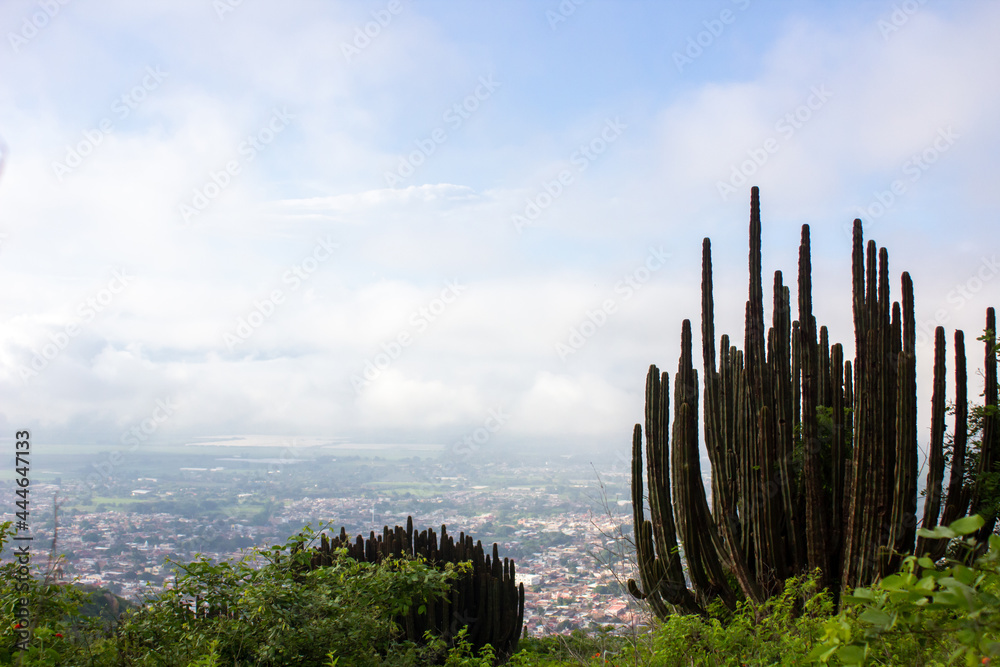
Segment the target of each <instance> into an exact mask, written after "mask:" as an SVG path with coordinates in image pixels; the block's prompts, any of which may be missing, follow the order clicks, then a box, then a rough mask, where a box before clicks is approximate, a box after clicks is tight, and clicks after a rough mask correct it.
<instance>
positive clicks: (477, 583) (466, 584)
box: [312, 517, 524, 662]
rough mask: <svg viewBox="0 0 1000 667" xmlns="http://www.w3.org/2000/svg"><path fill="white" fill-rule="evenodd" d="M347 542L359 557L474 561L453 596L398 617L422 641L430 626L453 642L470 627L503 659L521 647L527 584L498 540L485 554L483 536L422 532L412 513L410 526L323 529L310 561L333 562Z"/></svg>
mask: <svg viewBox="0 0 1000 667" xmlns="http://www.w3.org/2000/svg"><path fill="white" fill-rule="evenodd" d="M341 547H343V548H345V549H346V550H347V555H348V556H349V557H350V558H353V559H355V560H358V561H363V562H367V563H378V562H380V561H382V560H384V559H386V558H391V557H392V558H414V557H417V556H422V557H423V558H426V559H427V561H428V562H429V563H430V564H432V565H442V564H444V563H461V562H465V561H471V562H472V572H470V573H468V574H465V575H463V576H459V577H458V578H457V579H456V580H455V581H454V582H453V583H452V587H451V593H450V595H449V597H448V598H447V599H445V600H442V601H440V602H431V603H428V604H427V605H426V606H425V611H424V612H423V613H418V611H417V610H415V609H410V610H409V611H408V612H407V614H406V615H405V616H402V617H400V618H399V619H397V622H398V623H399V626H400V627H401V628H402V630H403V632H404V633H405V634H406V638H407V639H408V640H410V641H413V642H417V643H421V642H423V641H424V633H425V632H426V631H428V630H430V631H431V632H432V633H434V634H435V635H438V636H440V637H442V638H444V639H445V640H446V641H447V642H449V644H450V643H451V641H452V640H453V638H454V637H455V635H456V633H457V632H458V631H459V630H460V629H461V628H463V627H468V637H469V640H470V641H471V643H472V645H473V647H474V648H475V650H476V651H478V650H479V649H481V648H482V647H483V646H485V645H486V644H490V645H491V646H492V647H493V649H494V651H495V652H496V655H497V658H498V659H499V660H500V661H501V662H503V661H506V660H507V658H509V657H510V656H511V655H513V654H514V653H516V652H517V644H518V641H519V640H520V637H521V628H522V626H523V624H524V584H516V583H515V570H514V561H513V560H511V559H509V558H504V559H502V560H501V559H500V555H499V553H498V550H497V545H496V544H494V545H493V555H492V557H490V556H488V555H486V552H485V551H484V549H483V545H482V543H481V542H475V543H473V541H472V537H470V536H468V535H466V534H465V533H460V534H459V536H458V539H457V540H456V539H455V538H454V537H452V536H451V535H449V534H448V530H447V528H446V527H445V526H443V525H442V526H441V535H440V537H438V535H437V534H436V533H435V532H434V530H433V529H432V528H428V529H427V530H423V531H420V532H417V531H414V529H413V518H412V517H407V520H406V528H403V527H402V526H396V527H395V528H393V529H390V528H389V527H388V526H385V527H384V528H383V529H382V534H381V535H377V534H376V533H375V532H374V531H372V533H371V535H370V536H369V537H368V538H363V537H362V536H361V535H358V536H357V537H356V538H355V539H354V540H352V539H351V538H350V537H349V536H348V534H347V531H346V530H345V529H344V528H341V529H340V535H339V536H335V537H333V538H332V539H330V538H328V537H327V536H326V534H325V533H324V534H323V535H322V536H321V538H320V544H319V546H318V547H317V548H316V550H315V553H314V554H313V558H312V566H313V567H314V568H315V567H323V566H324V565H329V564H330V563H331V562H332V559H333V552H334V551H335V550H336V549H338V548H341Z"/></svg>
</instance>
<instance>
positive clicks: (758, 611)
mask: <svg viewBox="0 0 1000 667" xmlns="http://www.w3.org/2000/svg"><path fill="white" fill-rule="evenodd" d="M820 578H821V577H820V574H819V573H818V572H815V573H813V574H811V575H809V576H802V577H791V578H789V579H787V580H786V581H785V587H784V590H783V591H782V592H781V593H779V594H777V595H774V596H772V597H770V598H768V599H767V600H766V601H765V602H764V603H763V604H761V605H754V604H753V603H752V602H749V601H744V602H740V603H739V604H738V605H737V608H736V611H735V612H729V611H728V610H727V609H726V608H725V606H724V605H721V604H716V605H713V606H712V607H711V608H710V610H709V611H710V613H709V616H708V617H707V618H703V617H699V616H693V615H675V616H670V617H668V618H667V619H666V620H665V621H664V622H663V623H662V624H661V625H660V626H659V627H658V628H657V629H656V630H655V632H654V635H653V649H652V652H651V655H650V656H649V657H648V658H647V659H646V661H645V662H644V663H643V664H652V665H664V666H674V665H676V666H677V667H681V666H682V665H684V666H686V665H774V664H802V663H803V662H804V660H805V656H806V655H808V654H809V652H810V651H811V650H812V648H813V646H814V644H815V642H816V637H817V636H818V632H819V630H820V628H821V627H822V625H823V623H824V621H825V620H826V618H827V617H828V616H829V615H830V614H831V613H832V612H833V601H832V600H831V599H830V596H829V594H828V593H827V592H826V591H822V590H820V588H819V581H820Z"/></svg>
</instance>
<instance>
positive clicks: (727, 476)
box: [628, 187, 1000, 617]
mask: <svg viewBox="0 0 1000 667" xmlns="http://www.w3.org/2000/svg"><path fill="white" fill-rule="evenodd" d="M760 239H761V223H760V195H759V191H758V189H757V188H756V187H754V188H753V189H752V191H751V200H750V253H749V267H750V289H749V296H748V300H747V302H746V312H745V334H744V340H743V349H742V350H741V349H738V348H737V347H736V346H735V345H733V344H731V343H730V340H729V337H728V336H727V335H722V336H721V337H720V338H719V339H718V341H717V340H716V337H715V324H714V301H713V295H712V248H711V242H710V240H709V239H707V238H706V239H705V240H704V244H703V247H702V284H701V289H702V312H701V336H702V380H701V384H702V396H703V401H702V403H703V405H702V406H701V407H702V409H703V411H704V428H703V431H704V444H705V448H706V450H707V453H708V459H709V463H710V465H711V502H709V499H708V494H707V493H706V489H705V484H704V481H703V477H702V470H701V460H700V452H699V437H698V431H699V428H698V426H699V425H698V412H699V379H698V371H697V370H695V368H694V365H693V359H692V347H693V344H692V331H691V322H690V321H689V320H684V322H683V325H682V329H681V355H680V360H679V362H678V367H677V373H676V375H675V376H674V395H673V404H672V405H671V402H670V381H669V377H668V374H667V373H666V372H664V373H661V372H660V371H659V369H658V368H657V367H656V366H650V368H649V373H648V375H647V377H646V409H645V435H646V437H645V464H646V465H645V468H646V470H645V475H643V437H642V434H643V427H642V426H641V425H639V424H636V426H635V429H634V431H633V438H632V506H633V519H634V527H635V539H636V549H637V557H638V571H639V582H636V581H634V580H629V581H628V589H629V591H630V593H631V594H632V595H633V596H635V597H637V598H640V599H645V600H647V601H648V602H649V604H650V605H651V607H652V609H653V611H654V612H655V613H656V614H657V615H658V616H660V617H665V616H666V615H667V614H668V613H670V612H671V611H680V612H682V613H697V614H703V613H705V610H706V606H707V604H708V603H709V602H710V601H711V600H714V599H718V600H721V601H722V602H724V603H725V604H726V605H727V606H729V607H734V606H735V603H736V601H737V599H739V598H740V597H743V598H746V599H749V600H753V601H755V602H758V603H760V602H762V601H764V600H765V599H766V598H767V597H769V596H770V595H772V594H774V593H775V592H777V591H779V590H781V588H782V585H783V581H784V580H785V579H786V578H788V577H790V576H793V575H795V574H799V573H802V572H804V571H806V570H813V569H816V568H818V569H820V570H821V571H822V574H823V581H824V583H825V585H826V586H827V587H829V588H830V589H831V590H832V591H834V593H838V592H839V590H841V589H851V588H853V587H855V586H860V585H867V584H868V583H870V582H872V581H873V580H874V579H876V578H878V577H879V576H883V575H884V574H886V573H888V572H889V571H892V570H894V569H895V568H896V566H897V565H898V563H899V557H900V554H905V553H910V552H912V551H914V549H915V548H916V549H917V550H918V552H919V553H921V554H924V553H930V554H931V555H932V556H936V557H940V556H941V555H942V554H943V553H944V550H945V548H946V546H947V544H946V543H945V542H946V541H945V540H930V539H927V540H925V539H924V538H921V540H920V542H919V543H916V544H915V538H916V528H917V524H918V519H917V516H916V514H917V440H918V434H917V403H916V355H915V341H916V331H915V329H916V327H915V318H914V309H913V283H912V281H911V279H910V276H909V274H907V273H903V274H902V277H901V280H900V284H901V288H902V290H901V291H902V303H901V304H900V303H899V302H892V301H890V296H889V256H888V253H887V251H886V249H885V248H881V249H880V248H878V247H877V246H876V244H875V242H874V241H871V240H869V241H868V243H867V247H866V245H865V242H864V237H863V231H862V226H861V221H860V220H855V221H854V230H853V256H852V283H853V310H854V336H855V340H854V351H855V356H854V359H853V361H851V360H848V359H845V357H844V349H843V346H842V345H841V344H839V343H836V344H832V345H831V344H830V342H829V334H828V331H827V328H826V327H825V326H824V327H820V328H819V329H818V330H817V325H816V319H815V317H814V316H813V308H812V270H811V256H810V238H809V226H808V225H803V226H802V237H801V242H800V246H799V263H798V285H797V319H795V320H794V321H793V320H792V309H791V300H790V290H789V288H788V286H786V285H785V284H784V281H783V277H782V274H781V272H780V271H776V272H775V274H774V282H773V304H774V307H773V312H772V316H771V324H770V326H769V327H768V328H767V329H766V330H765V321H764V306H763V286H762V277H761V241H760ZM995 320H996V318H995V314H994V310H993V309H992V308H990V309H989V310H988V311H987V318H986V329H987V336H986V337H985V338H984V340H985V342H986V358H985V362H986V363H985V369H986V370H985V379H986V387H987V390H986V393H985V405H986V406H987V409H986V417H985V422H986V423H985V424H984V432H983V442H982V452H981V455H980V459H979V464H980V468H979V471H980V472H984V471H992V470H993V469H994V464H995V463H998V462H1000V429H998V424H997V421H998V418H997V411H996V405H997V357H996V351H995V350H996V348H995V332H996V321H995ZM716 349H718V357H717V356H716ZM955 373H956V375H955V406H956V409H955V431H954V438H953V442H954V445H953V451H952V456H951V462H950V464H951V470H950V477H949V483H948V490H947V496H946V497H945V496H944V495H943V493H942V484H943V479H944V456H943V441H944V431H945V412H946V411H945V402H946V398H945V393H946V347H945V332H944V329H943V328H942V327H938V328H937V330H936V332H935V359H934V387H933V400H932V405H931V413H932V415H931V422H932V425H931V441H930V448H929V454H928V459H927V484H926V500H925V503H924V510H923V518H922V525H923V526H924V527H927V528H932V527H934V526H936V525H938V523H939V522H940V523H942V524H948V523H950V522H951V521H953V520H954V519H956V518H958V517H959V516H962V515H964V514H965V513H966V512H968V511H970V510H972V511H975V510H976V509H977V508H978V507H979V506H980V503H981V501H982V500H983V496H984V494H985V493H987V492H988V490H987V489H985V488H980V487H979V486H978V485H977V486H976V488H974V489H973V490H972V493H971V494H970V493H968V490H967V489H966V487H965V485H964V484H963V479H964V470H965V465H966V446H967V442H966V441H967V434H966V418H967V414H968V403H967V390H966V367H965V347H964V337H963V334H962V332H961V331H956V332H955ZM989 406H993V408H992V409H991V408H990V407H989ZM671 411H672V413H673V422H672V423H671V421H670V414H671ZM644 477H645V484H644ZM645 489H648V493H647V492H646V490H645ZM647 503H648V509H649V518H648V519H647V518H646V515H645V511H646V507H645V506H646V505H647ZM994 524H995V519H991V520H988V521H987V524H986V525H985V526H984V527H983V528H982V529H981V531H982V534H981V535H980V537H985V535H987V534H989V533H990V532H991V531H992V530H993V527H994ZM682 555H683V561H682ZM685 565H686V567H685Z"/></svg>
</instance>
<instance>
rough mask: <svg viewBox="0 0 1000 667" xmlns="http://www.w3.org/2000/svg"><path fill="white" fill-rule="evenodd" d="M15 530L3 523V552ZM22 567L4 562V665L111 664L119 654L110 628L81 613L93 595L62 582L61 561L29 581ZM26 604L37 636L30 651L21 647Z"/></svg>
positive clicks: (0, 600)
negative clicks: (58, 572)
mask: <svg viewBox="0 0 1000 667" xmlns="http://www.w3.org/2000/svg"><path fill="white" fill-rule="evenodd" d="M11 525H12V524H11V522H10V521H7V522H4V523H2V524H0V552H3V547H4V545H5V544H6V543H7V542H8V541H9V539H10V537H11V535H12V533H13V531H12V530H11ZM33 556H34V557H36V558H37V556H38V554H37V553H36V554H33ZM18 566H19V564H18V563H17V561H16V560H13V559H12V560H11V562H7V563H0V666H2V665H11V664H18V665H38V666H43V665H44V666H46V667H48V666H55V665H60V666H61V665H76V664H110V660H111V658H112V657H113V655H114V649H113V639H111V638H110V637H109V634H108V628H107V625H106V623H105V622H104V621H103V620H102V619H100V618H93V617H87V616H85V615H83V614H82V613H81V607H83V606H84V605H86V604H87V603H89V602H90V599H91V592H90V591H87V590H84V589H82V588H80V587H77V586H73V585H68V584H62V583H57V582H56V578H55V566H56V562H53V561H49V562H47V564H46V568H45V571H43V572H41V573H38V572H35V573H33V574H34V576H32V577H30V578H28V579H18V578H17V569H18ZM22 599H26V600H27V601H28V620H29V630H30V631H31V635H32V642H31V643H30V645H29V647H28V649H27V650H25V651H20V650H19V649H18V648H17V645H16V644H17V630H18V629H20V626H19V617H18V615H17V612H18V609H19V607H20V601H21V600H22ZM15 661H16V662H15ZM102 661H107V662H102Z"/></svg>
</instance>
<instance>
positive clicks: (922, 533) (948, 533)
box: [917, 526, 958, 539]
mask: <svg viewBox="0 0 1000 667" xmlns="http://www.w3.org/2000/svg"><path fill="white" fill-rule="evenodd" d="M917 537H926V538H930V539H943V538H947V539H951V538H952V537H958V533H956V532H955V531H954V530H952V529H951V528H949V527H948V526H937V527H935V528H932V529H927V528H917Z"/></svg>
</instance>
